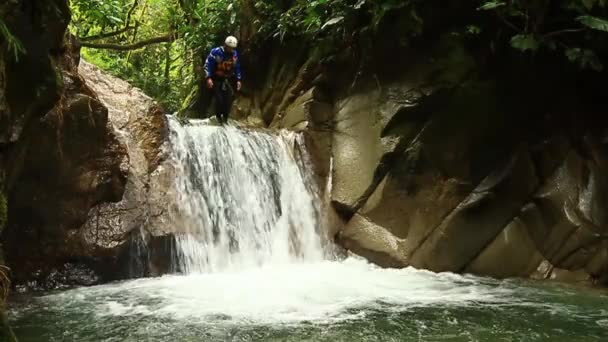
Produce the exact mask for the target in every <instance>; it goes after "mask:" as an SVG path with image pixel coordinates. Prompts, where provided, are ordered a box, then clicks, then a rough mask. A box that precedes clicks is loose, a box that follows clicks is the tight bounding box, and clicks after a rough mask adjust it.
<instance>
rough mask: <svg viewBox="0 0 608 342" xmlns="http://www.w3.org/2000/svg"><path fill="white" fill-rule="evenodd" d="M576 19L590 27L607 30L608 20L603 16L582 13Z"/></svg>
mask: <svg viewBox="0 0 608 342" xmlns="http://www.w3.org/2000/svg"><path fill="white" fill-rule="evenodd" d="M576 20H577V21H578V22H580V23H581V24H583V25H585V26H587V27H589V28H591V29H594V30H598V31H604V32H608V20H606V19H604V18H598V17H593V16H590V15H582V16H580V17H578V18H576Z"/></svg>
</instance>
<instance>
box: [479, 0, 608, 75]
mask: <svg viewBox="0 0 608 342" xmlns="http://www.w3.org/2000/svg"><path fill="white" fill-rule="evenodd" d="M607 5H608V1H607V0H568V1H551V0H537V1H526V0H511V1H495V0H492V1H488V0H483V1H480V6H479V7H478V10H479V11H480V13H484V15H488V14H490V15H492V16H493V18H495V19H494V22H495V23H496V22H497V23H498V25H492V26H496V28H495V30H497V31H499V32H503V31H504V30H505V29H506V30H508V32H510V37H509V42H510V45H511V46H512V47H513V48H515V49H517V50H519V51H521V52H528V53H535V52H538V51H540V50H542V49H545V50H551V51H555V50H561V51H563V52H564V54H565V56H566V57H567V59H568V60H569V61H571V62H573V63H576V64H577V65H578V66H580V67H581V68H588V69H592V70H595V71H601V70H603V65H602V63H601V58H600V57H598V56H599V55H600V54H606V53H607V51H606V43H608V37H607V35H606V33H607V32H608V20H607V19H605V18H606V17H607V16H608V13H607V11H606V10H607ZM496 19H497V20H496ZM485 25H486V26H490V25H491V21H489V20H487V21H486V22H485Z"/></svg>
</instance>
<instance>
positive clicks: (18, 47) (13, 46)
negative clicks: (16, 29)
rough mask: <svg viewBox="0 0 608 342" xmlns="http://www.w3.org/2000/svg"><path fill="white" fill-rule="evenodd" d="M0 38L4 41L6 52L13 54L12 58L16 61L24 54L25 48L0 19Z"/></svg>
mask: <svg viewBox="0 0 608 342" xmlns="http://www.w3.org/2000/svg"><path fill="white" fill-rule="evenodd" d="M0 38H2V39H3V40H4V41H6V44H7V47H8V51H9V52H10V53H12V54H13V58H14V59H15V60H16V61H18V60H19V56H20V55H21V54H25V48H24V47H23V45H22V44H21V42H20V41H19V39H17V37H15V36H14V35H13V34H12V33H11V31H10V30H9V29H8V27H7V26H6V24H5V23H4V21H2V18H0ZM0 42H1V41H0Z"/></svg>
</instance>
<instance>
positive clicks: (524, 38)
mask: <svg viewBox="0 0 608 342" xmlns="http://www.w3.org/2000/svg"><path fill="white" fill-rule="evenodd" d="M539 45H540V44H539V43H538V40H536V37H534V35H531V34H518V35H515V36H513V37H512V38H511V46H512V47H514V48H516V49H518V50H521V51H536V50H537V49H538V47H539Z"/></svg>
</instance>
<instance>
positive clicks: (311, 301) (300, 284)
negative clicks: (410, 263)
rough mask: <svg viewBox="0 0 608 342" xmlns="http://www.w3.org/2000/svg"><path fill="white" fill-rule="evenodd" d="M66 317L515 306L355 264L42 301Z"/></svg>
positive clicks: (159, 283) (139, 285)
mask: <svg viewBox="0 0 608 342" xmlns="http://www.w3.org/2000/svg"><path fill="white" fill-rule="evenodd" d="M43 301H45V302H47V304H48V305H52V306H57V307H56V309H59V310H61V311H65V312H66V314H67V313H69V312H70V311H71V310H72V308H73V310H74V311H75V312H76V311H77V312H80V313H85V312H87V311H88V312H89V313H94V314H95V315H97V316H100V317H101V316H104V317H105V316H117V317H125V316H152V317H158V318H162V319H174V320H179V321H182V320H187V321H188V322H190V323H196V322H200V323H201V324H202V323H204V324H214V323H215V324H218V323H219V324H237V325H242V324H285V323H297V322H320V323H328V322H335V321H344V320H353V319H361V318H365V316H366V315H367V314H368V313H370V312H373V311H374V310H378V311H384V312H386V311H403V310H408V309H410V308H417V307H425V306H433V307H441V306H446V307H449V306H457V307H463V306H469V305H479V304H483V303H486V304H487V303H493V304H500V303H506V302H507V301H509V302H511V303H513V301H514V299H513V298H512V291H511V290H508V289H505V288H500V287H496V286H491V285H487V284H486V285H484V284H482V283H480V280H479V279H478V278H474V277H464V276H459V275H453V274H433V273H430V272H426V271H417V270H413V269H405V270H387V269H381V268H378V267H375V266H372V265H370V264H368V263H367V262H365V261H362V260H358V259H347V260H345V261H342V262H333V261H323V262H315V263H298V264H293V265H283V266H280V265H279V266H266V267H261V268H256V269H249V270H245V271H238V272H217V273H210V274H194V275H187V276H165V277H162V278H156V279H139V280H134V281H129V282H124V283H117V284H109V285H103V286H97V287H92V288H82V289H75V290H71V291H67V292H63V293H60V294H57V295H51V296H47V297H44V298H43Z"/></svg>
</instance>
